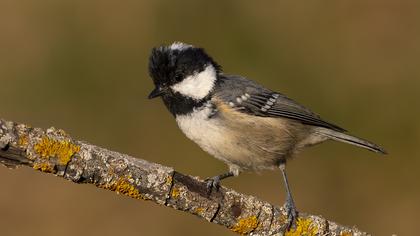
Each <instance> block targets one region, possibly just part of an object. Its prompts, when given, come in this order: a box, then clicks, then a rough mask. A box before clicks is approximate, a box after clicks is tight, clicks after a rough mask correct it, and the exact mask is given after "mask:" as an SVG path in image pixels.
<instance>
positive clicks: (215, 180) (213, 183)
mask: <svg viewBox="0 0 420 236" xmlns="http://www.w3.org/2000/svg"><path fill="white" fill-rule="evenodd" d="M234 175H235V174H234V173H233V172H232V171H229V172H226V173H223V174H221V175H216V176H214V177H211V178H208V179H206V182H207V189H208V191H209V192H211V190H212V188H214V189H215V190H219V187H220V181H221V180H223V179H226V178H229V177H232V176H234Z"/></svg>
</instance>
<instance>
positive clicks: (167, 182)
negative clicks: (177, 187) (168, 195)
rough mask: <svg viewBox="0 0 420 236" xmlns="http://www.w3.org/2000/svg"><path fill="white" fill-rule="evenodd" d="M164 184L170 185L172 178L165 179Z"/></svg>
mask: <svg viewBox="0 0 420 236" xmlns="http://www.w3.org/2000/svg"><path fill="white" fill-rule="evenodd" d="M166 184H172V176H170V175H169V176H168V177H166Z"/></svg>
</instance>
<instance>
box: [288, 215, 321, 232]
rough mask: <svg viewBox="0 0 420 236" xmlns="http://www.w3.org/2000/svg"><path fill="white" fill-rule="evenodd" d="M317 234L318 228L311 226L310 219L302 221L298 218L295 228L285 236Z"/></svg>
mask: <svg viewBox="0 0 420 236" xmlns="http://www.w3.org/2000/svg"><path fill="white" fill-rule="evenodd" d="M317 234H318V227H317V226H315V225H312V220H311V219H310V218H307V219H302V218H299V219H298V220H297V221H296V228H295V229H291V230H289V231H287V232H286V233H285V234H284V235H285V236H315V235H317Z"/></svg>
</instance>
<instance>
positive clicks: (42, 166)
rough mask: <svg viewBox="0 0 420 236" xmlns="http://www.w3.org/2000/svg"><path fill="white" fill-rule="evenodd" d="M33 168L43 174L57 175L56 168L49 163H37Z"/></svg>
mask: <svg viewBox="0 0 420 236" xmlns="http://www.w3.org/2000/svg"><path fill="white" fill-rule="evenodd" d="M32 168H34V169H35V170H40V171H42V172H47V173H55V170H54V166H53V165H52V164H50V163H48V162H42V163H35V164H34V166H33V167H32Z"/></svg>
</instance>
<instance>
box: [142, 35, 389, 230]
mask: <svg viewBox="0 0 420 236" xmlns="http://www.w3.org/2000/svg"><path fill="white" fill-rule="evenodd" d="M148 69H149V75H150V77H151V79H152V80H153V83H154V86H155V88H154V89H153V91H152V92H151V93H150V95H149V96H148V98H149V99H152V98H156V97H161V99H162V100H163V103H164V105H165V106H166V108H167V109H168V110H169V112H170V113H171V114H172V115H173V116H174V118H175V120H176V123H177V124H178V126H179V128H180V129H181V130H182V132H183V133H184V134H185V135H186V136H187V137H188V138H189V139H191V140H192V141H194V142H195V143H196V144H198V145H199V146H200V147H201V148H202V149H203V150H204V151H206V152H207V153H209V154H210V155H212V156H214V157H215V158H217V159H219V160H221V161H223V162H224V163H226V164H227V166H228V169H229V171H227V172H225V173H222V174H220V175H216V176H214V177H211V178H208V179H207V180H206V181H207V187H208V188H209V190H212V189H216V190H217V189H218V188H219V185H220V181H221V180H223V179H226V178H228V177H232V176H238V175H239V174H240V173H241V172H244V171H251V172H252V171H253V172H259V171H261V170H267V169H271V170H273V169H274V170H275V169H280V171H281V173H282V178H283V182H284V185H285V191H286V200H285V203H284V205H283V206H284V209H285V210H286V213H287V216H288V217H287V218H288V222H289V227H290V226H291V225H292V224H294V222H296V219H297V217H298V211H297V208H296V206H295V202H294V200H293V197H292V193H291V190H290V186H289V182H288V178H287V174H286V162H287V161H288V160H290V158H292V157H293V156H294V155H296V154H297V153H299V152H300V151H301V150H303V149H305V148H307V147H310V146H313V145H316V144H319V143H322V142H324V141H327V140H335V141H340V142H343V143H347V144H352V145H355V146H358V147H362V148H365V149H367V150H370V151H373V152H376V153H381V154H386V151H385V150H384V149H383V148H382V147H380V146H379V145H377V144H374V143H372V142H370V141H367V140H365V139H362V138H358V137H356V136H353V135H349V134H347V131H346V130H345V129H343V128H341V127H339V126H337V125H335V124H333V123H330V122H327V121H325V120H324V119H322V118H321V117H320V116H319V115H318V114H316V113H314V112H312V111H311V110H309V109H308V108H306V107H304V106H302V105H300V104H299V103H297V102H295V101H294V100H292V99H290V98H288V97H286V95H284V94H282V93H279V92H275V91H273V90H270V89H268V88H265V87H264V86H262V85H260V84H258V83H257V82H255V81H253V80H250V79H248V78H245V77H243V76H239V75H229V74H225V73H224V72H223V70H222V67H221V66H220V65H219V64H218V63H217V62H216V61H215V60H214V59H213V58H212V57H211V56H210V55H209V54H207V52H206V51H205V49H204V48H201V47H196V46H194V45H190V44H187V43H183V42H174V43H172V44H170V45H162V46H158V47H154V48H153V49H152V51H151V55H150V57H149V65H148Z"/></svg>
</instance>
